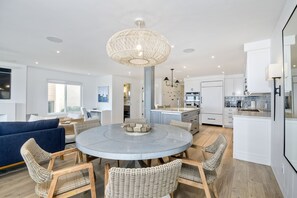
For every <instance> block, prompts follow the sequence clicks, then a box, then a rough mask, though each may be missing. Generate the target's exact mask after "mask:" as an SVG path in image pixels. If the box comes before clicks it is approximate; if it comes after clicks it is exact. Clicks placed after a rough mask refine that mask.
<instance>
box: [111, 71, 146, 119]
mask: <svg viewBox="0 0 297 198" xmlns="http://www.w3.org/2000/svg"><path fill="white" fill-rule="evenodd" d="M125 83H130V84H131V91H130V93H131V96H130V105H131V106H130V117H131V118H140V117H141V113H140V103H141V81H140V80H137V79H132V78H124V77H119V76H113V77H112V93H113V99H112V122H113V123H122V122H123V116H124V91H123V90H124V84H125Z"/></svg>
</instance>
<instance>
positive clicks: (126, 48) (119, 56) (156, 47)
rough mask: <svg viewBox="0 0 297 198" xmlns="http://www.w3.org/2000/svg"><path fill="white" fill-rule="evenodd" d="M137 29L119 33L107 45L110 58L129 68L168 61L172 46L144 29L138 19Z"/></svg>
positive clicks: (163, 38)
mask: <svg viewBox="0 0 297 198" xmlns="http://www.w3.org/2000/svg"><path fill="white" fill-rule="evenodd" d="M135 24H136V25H137V26H138V27H137V28H130V29H125V30H122V31H119V32H117V33H115V34H114V35H112V36H111V38H110V39H109V40H108V42H107V44H106V51H107V54H108V56H109V57H110V58H111V59H113V60H114V61H116V62H118V63H120V64H124V65H128V66H142V67H146V66H155V65H158V64H160V63H163V62H164V61H166V60H167V58H168V56H169V54H170V50H171V46H170V45H169V42H168V40H167V39H166V38H165V37H164V36H162V35H160V34H159V33H157V32H154V31H151V30H148V29H146V28H144V21H143V20H142V19H136V20H135Z"/></svg>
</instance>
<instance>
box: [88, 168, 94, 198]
mask: <svg viewBox="0 0 297 198" xmlns="http://www.w3.org/2000/svg"><path fill="white" fill-rule="evenodd" d="M89 177H90V185H91V197H92V198H96V188H95V178H94V168H93V166H92V167H91V168H90V169H89Z"/></svg>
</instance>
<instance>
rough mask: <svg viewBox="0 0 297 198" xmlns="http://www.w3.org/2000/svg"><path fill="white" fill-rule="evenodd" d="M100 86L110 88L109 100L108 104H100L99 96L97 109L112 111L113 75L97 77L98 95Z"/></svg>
mask: <svg viewBox="0 0 297 198" xmlns="http://www.w3.org/2000/svg"><path fill="white" fill-rule="evenodd" d="M99 86H108V90H109V98H108V102H100V103H99V102H98V96H97V108H98V109H99V110H111V109H112V75H108V76H102V77H97V79H96V93H97V94H98V87H99Z"/></svg>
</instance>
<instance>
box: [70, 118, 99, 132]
mask: <svg viewBox="0 0 297 198" xmlns="http://www.w3.org/2000/svg"><path fill="white" fill-rule="evenodd" d="M100 125H101V124H100V121H99V119H92V120H86V121H84V122H81V123H76V124H74V133H75V135H78V134H80V133H81V132H83V131H86V130H88V129H91V128H95V127H99V126H100Z"/></svg>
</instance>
